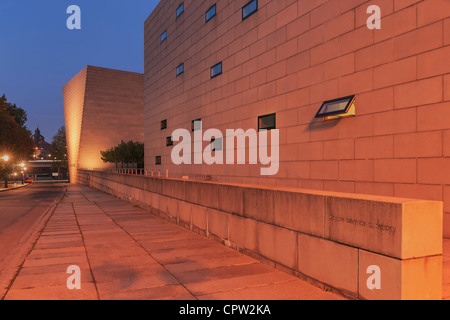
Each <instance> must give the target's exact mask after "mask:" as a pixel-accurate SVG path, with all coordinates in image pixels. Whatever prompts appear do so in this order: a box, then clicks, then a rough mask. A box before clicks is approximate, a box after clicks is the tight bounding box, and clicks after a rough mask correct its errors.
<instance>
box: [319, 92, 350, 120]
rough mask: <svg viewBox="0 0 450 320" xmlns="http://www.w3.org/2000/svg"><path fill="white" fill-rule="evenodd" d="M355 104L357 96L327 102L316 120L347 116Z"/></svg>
mask: <svg viewBox="0 0 450 320" xmlns="http://www.w3.org/2000/svg"><path fill="white" fill-rule="evenodd" d="M354 102H355V96H354V95H353V96H348V97H344V98H339V99H335V100H329V101H325V102H324V103H323V104H322V106H321V107H320V109H319V111H318V112H317V114H316V118H323V117H328V116H335V115H339V114H345V113H347V112H348V111H349V110H350V107H351V106H352V105H353V103H354Z"/></svg>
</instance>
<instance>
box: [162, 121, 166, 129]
mask: <svg viewBox="0 0 450 320" xmlns="http://www.w3.org/2000/svg"><path fill="white" fill-rule="evenodd" d="M164 129H167V120H163V121H161V130H164Z"/></svg>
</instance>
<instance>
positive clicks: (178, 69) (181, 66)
mask: <svg viewBox="0 0 450 320" xmlns="http://www.w3.org/2000/svg"><path fill="white" fill-rule="evenodd" d="M183 73H184V63H182V64H180V65H179V66H178V67H177V77H178V76H179V75H180V74H183Z"/></svg>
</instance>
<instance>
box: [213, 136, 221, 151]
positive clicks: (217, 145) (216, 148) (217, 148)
mask: <svg viewBox="0 0 450 320" xmlns="http://www.w3.org/2000/svg"><path fill="white" fill-rule="evenodd" d="M222 150H223V139H222V138H217V139H216V138H212V139H211V151H222Z"/></svg>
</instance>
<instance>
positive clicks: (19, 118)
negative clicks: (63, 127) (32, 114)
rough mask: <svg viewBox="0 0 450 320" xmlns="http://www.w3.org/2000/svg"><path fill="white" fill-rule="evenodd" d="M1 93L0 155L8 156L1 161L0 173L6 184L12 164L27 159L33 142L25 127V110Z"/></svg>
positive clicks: (31, 151) (30, 153) (31, 150)
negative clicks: (7, 159) (9, 101)
mask: <svg viewBox="0 0 450 320" xmlns="http://www.w3.org/2000/svg"><path fill="white" fill-rule="evenodd" d="M6 101H7V99H6V97H5V95H4V94H3V95H2V97H0V157H3V156H5V155H7V156H9V158H10V160H9V161H8V162H6V161H2V165H1V167H0V171H1V175H2V176H3V177H4V178H5V185H7V179H8V175H9V174H10V173H11V170H12V164H11V161H13V162H14V163H19V162H21V161H24V160H27V159H29V158H30V157H31V155H32V153H33V147H34V143H33V140H32V139H31V132H30V131H29V130H28V129H27V128H26V127H25V122H26V121H27V114H26V112H25V110H23V109H22V108H19V107H17V106H16V105H12V104H10V103H7V102H6Z"/></svg>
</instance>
